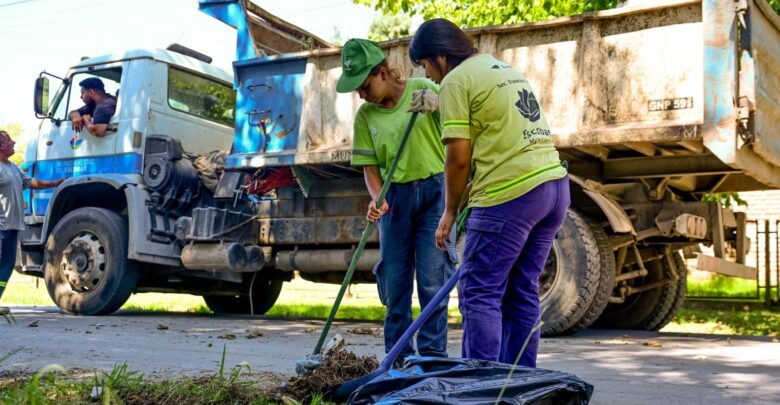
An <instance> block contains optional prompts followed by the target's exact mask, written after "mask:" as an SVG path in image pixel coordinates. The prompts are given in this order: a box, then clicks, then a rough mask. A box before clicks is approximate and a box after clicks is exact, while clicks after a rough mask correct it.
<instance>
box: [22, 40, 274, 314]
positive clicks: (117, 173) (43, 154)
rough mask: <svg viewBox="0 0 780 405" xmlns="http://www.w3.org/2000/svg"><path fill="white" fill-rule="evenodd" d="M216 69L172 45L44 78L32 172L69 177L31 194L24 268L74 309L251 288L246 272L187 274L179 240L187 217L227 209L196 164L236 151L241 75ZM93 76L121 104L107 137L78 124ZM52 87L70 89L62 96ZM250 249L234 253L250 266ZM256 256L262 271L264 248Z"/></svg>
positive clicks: (29, 164)
mask: <svg viewBox="0 0 780 405" xmlns="http://www.w3.org/2000/svg"><path fill="white" fill-rule="evenodd" d="M209 63H210V58H209V57H207V56H205V55H202V54H199V53H197V52H195V51H192V50H189V49H187V48H184V47H182V46H179V45H172V46H171V47H169V48H168V49H167V50H160V49H154V50H145V49H137V50H131V51H127V52H123V53H117V54H110V55H103V56H99V57H94V58H88V59H84V60H82V61H81V62H79V63H78V64H76V65H75V66H73V67H72V68H71V69H70V70H69V72H68V74H67V75H66V76H64V77H57V76H54V75H52V74H49V73H46V72H43V73H41V75H40V76H39V78H38V79H37V80H36V83H35V113H36V116H37V117H38V118H41V124H40V127H39V133H38V137H37V139H36V140H35V141H34V142H33V143H31V148H32V150H30V151H29V152H28V153H27V154H26V161H25V163H24V165H23V170H25V171H26V172H27V173H28V174H29V175H31V176H33V177H36V178H38V179H42V180H54V179H60V178H63V177H65V178H67V180H66V181H65V182H63V183H62V184H61V185H60V186H59V187H57V188H56V189H51V190H34V191H29V190H28V191H26V192H25V202H26V204H27V211H26V214H27V215H26V219H25V221H26V224H27V229H25V231H24V232H23V233H22V235H21V237H20V245H21V246H20V249H19V260H18V263H17V270H18V271H20V272H22V273H26V274H31V275H36V276H40V277H43V278H45V279H46V283H47V287H48V290H49V293H50V295H51V297H52V299H53V300H54V302H55V303H56V304H57V305H58V306H59V307H60V308H62V309H63V310H65V311H67V312H71V313H77V314H87V315H90V314H105V313H111V312H113V311H115V310H116V309H118V308H119V307H120V306H121V305H122V304H123V303H124V302H125V301H126V300H127V298H128V297H129V295H130V294H131V293H133V292H142V291H171V290H173V291H185V290H186V291H193V290H199V291H205V292H212V291H214V290H215V289H214V288H213V287H214V286H215V284H214V282H215V281H220V282H223V283H226V287H224V288H217V289H216V291H217V294H220V293H222V294H226V295H230V294H233V293H236V291H237V290H238V289H239V288H238V286H241V285H242V281H243V280H242V277H241V275H240V274H214V273H213V272H212V273H209V272H206V271H200V269H201V268H203V267H202V266H200V267H198V269H196V270H189V269H184V268H183V267H182V262H181V258H180V256H181V253H182V250H183V248H184V244H183V243H182V242H181V241H178V240H177V238H176V236H175V233H174V228H175V226H176V220H177V219H178V218H179V217H181V216H184V215H192V211H193V210H194V209H196V208H202V207H211V208H215V205H216V203H215V199H214V194H213V191H214V190H212V189H208V188H207V187H205V186H204V185H203V184H201V181H199V176H200V172H199V171H198V170H196V169H195V166H194V165H193V162H192V161H190V160H188V159H191V158H192V156H197V155H202V154H205V153H207V152H210V151H215V150H221V151H228V150H229V149H230V146H231V144H232V141H233V136H234V129H233V127H234V114H235V112H234V111H235V98H236V96H235V94H236V93H235V90H234V88H233V77H232V75H231V74H230V73H228V72H226V71H224V70H222V69H219V68H217V67H214V66H211V65H210V64H209ZM90 77H96V78H99V79H100V80H101V81H102V82H103V83H104V86H105V90H106V92H107V93H108V94H110V95H113V96H115V97H116V98H117V106H116V112H115V114H114V115H113V116H112V117H111V119H110V122H109V126H108V130H107V132H106V134H105V135H104V136H94V135H92V134H90V133H89V132H88V131H87V130H86V129H85V130H82V131H80V132H75V131H74V130H73V127H72V122H71V121H70V120H69V118H68V115H69V112H70V111H73V110H76V109H78V108H80V107H81V106H82V105H83V104H84V102H83V101H82V100H81V91H80V87H79V83H80V82H81V81H83V80H84V79H87V78H90ZM50 80H56V81H59V82H60V83H59V85H58V90H57V91H56V93H55V94H54V95H53V96H52V97H49V83H50ZM185 152H187V155H185ZM219 246H221V245H219ZM219 246H218V247H219ZM243 248H244V247H243V245H241V246H238V247H236V246H233V249H234V250H233V251H232V252H233V254H234V257H233V259H236V257H238V259H242V260H243V261H242V262H241V263H240V264H242V267H241V268H242V269H244V268H247V267H248V266H246V265H245V263H246V256H244V255H243V254H244V250H243ZM236 249H238V250H239V251H240V252H238V253H239V256H235V254H236ZM249 253H252V254H254V256H252V258H253V261H252V265H255V266H256V265H257V264H258V261H259V259H258V258H257V249H255V250H251V249H250V252H249ZM234 262H235V260H234ZM194 266H196V267H197V266H198V265H194Z"/></svg>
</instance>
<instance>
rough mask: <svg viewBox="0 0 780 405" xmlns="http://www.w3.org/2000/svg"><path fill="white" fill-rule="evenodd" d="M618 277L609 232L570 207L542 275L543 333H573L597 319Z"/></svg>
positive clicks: (540, 291) (550, 334) (547, 334)
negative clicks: (614, 280)
mask: <svg viewBox="0 0 780 405" xmlns="http://www.w3.org/2000/svg"><path fill="white" fill-rule="evenodd" d="M614 277H615V257H614V255H613V253H612V248H611V246H610V244H609V239H608V238H607V235H606V233H605V232H604V230H603V229H601V227H599V226H598V225H597V224H596V223H594V222H593V221H591V220H590V219H588V218H586V217H585V216H583V215H582V214H580V213H579V212H577V211H576V210H573V209H570V210H569V211H568V213H567V215H566V219H565V221H564V223H563V226H562V227H561V230H560V231H559V232H558V239H556V240H555V242H554V243H553V249H552V251H551V252H550V256H549V257H548V259H547V264H546V265H545V268H544V270H543V271H542V275H541V276H540V277H539V297H540V301H541V305H542V321H543V322H544V323H543V325H542V335H544V336H554V335H564V334H571V333H575V332H577V331H579V330H581V329H584V328H586V327H588V326H589V325H590V324H591V323H593V321H595V320H596V318H598V316H599V314H601V312H602V311H603V310H604V308H605V307H606V305H607V302H608V300H609V296H610V294H611V292H612V284H613V279H614Z"/></svg>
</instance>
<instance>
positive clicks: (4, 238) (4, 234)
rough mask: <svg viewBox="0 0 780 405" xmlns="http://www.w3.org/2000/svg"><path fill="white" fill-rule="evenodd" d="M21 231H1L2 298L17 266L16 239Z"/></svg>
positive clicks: (0, 283)
mask: <svg viewBox="0 0 780 405" xmlns="http://www.w3.org/2000/svg"><path fill="white" fill-rule="evenodd" d="M17 236H19V231H17V230H15V229H14V230H8V231H0V298H2V296H3V291H5V286H6V284H7V283H8V279H10V278H11V273H12V272H13V271H14V265H15V264H16V239H17Z"/></svg>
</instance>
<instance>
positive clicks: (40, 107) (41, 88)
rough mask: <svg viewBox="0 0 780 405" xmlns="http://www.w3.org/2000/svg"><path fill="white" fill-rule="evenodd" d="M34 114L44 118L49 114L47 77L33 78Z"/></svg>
mask: <svg viewBox="0 0 780 405" xmlns="http://www.w3.org/2000/svg"><path fill="white" fill-rule="evenodd" d="M34 104H35V106H34V107H35V116H36V117H38V118H45V117H47V116H48V114H49V78H48V77H39V78H37V79H35V98H34Z"/></svg>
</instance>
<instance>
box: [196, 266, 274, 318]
mask: <svg viewBox="0 0 780 405" xmlns="http://www.w3.org/2000/svg"><path fill="white" fill-rule="evenodd" d="M269 273H270V272H267V271H262V272H260V273H253V274H252V275H256V276H255V281H254V283H252V277H251V275H250V277H248V279H247V280H245V281H244V283H243V284H244V285H245V286H246V291H249V288H250V286H252V302H251V304H250V301H249V294H237V295H204V296H203V300H204V301H206V305H208V307H209V309H211V310H212V311H214V313H215V314H250V315H252V314H253V315H263V314H265V313H266V312H268V310H269V309H271V307H273V306H274V303H276V300H277V299H278V298H279V294H280V293H281V292H282V284H283V283H284V282H283V281H282V280H281V279H280V278H278V277H276V276H275V275H274V274H273V273H271V274H269ZM253 312H254V313H253Z"/></svg>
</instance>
